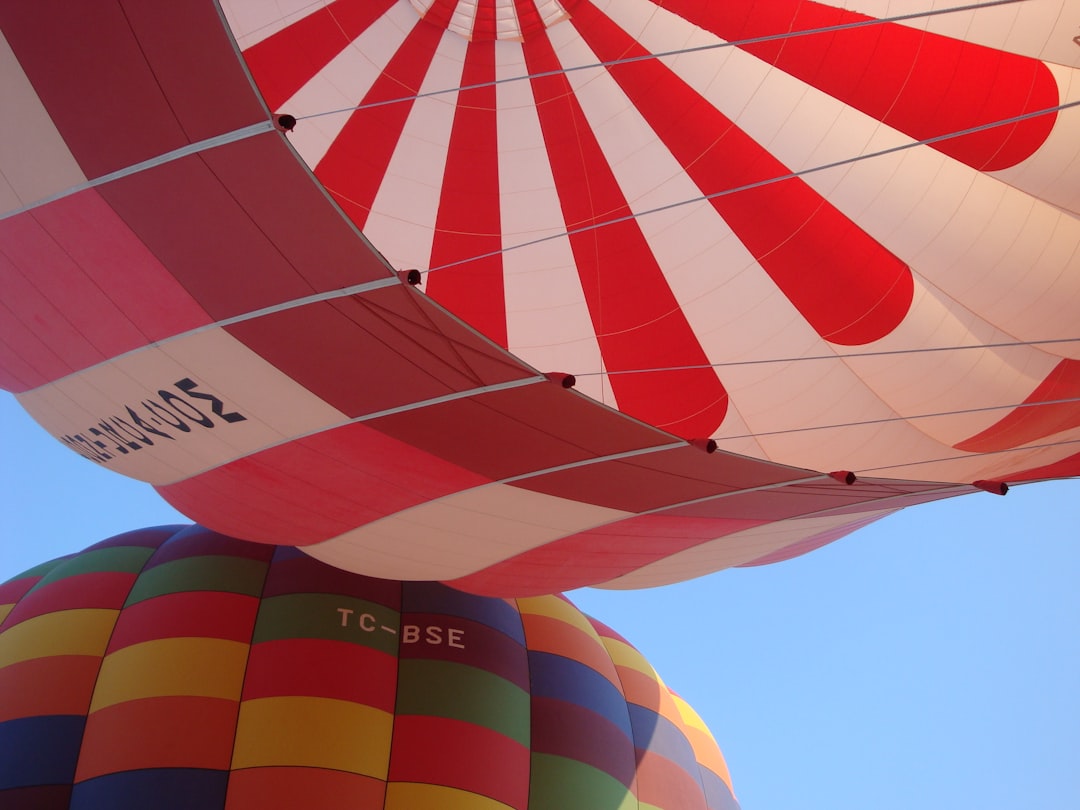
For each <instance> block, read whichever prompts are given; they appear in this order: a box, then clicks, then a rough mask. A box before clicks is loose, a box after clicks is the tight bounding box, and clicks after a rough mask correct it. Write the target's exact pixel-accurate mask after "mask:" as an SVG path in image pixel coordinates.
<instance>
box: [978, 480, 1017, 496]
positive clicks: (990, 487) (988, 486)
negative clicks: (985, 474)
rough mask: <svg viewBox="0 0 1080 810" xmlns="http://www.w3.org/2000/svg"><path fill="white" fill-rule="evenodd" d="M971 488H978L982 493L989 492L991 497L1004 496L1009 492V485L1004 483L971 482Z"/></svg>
mask: <svg viewBox="0 0 1080 810" xmlns="http://www.w3.org/2000/svg"><path fill="white" fill-rule="evenodd" d="M971 485H972V486H973V487H978V488H979V489H981V490H983V491H984V492H989V493H991V494H992V495H1004V494H1005V493H1006V492H1008V491H1009V485H1008V484H1006V483H1005V482H1004V481H981V480H980V481H972V482H971Z"/></svg>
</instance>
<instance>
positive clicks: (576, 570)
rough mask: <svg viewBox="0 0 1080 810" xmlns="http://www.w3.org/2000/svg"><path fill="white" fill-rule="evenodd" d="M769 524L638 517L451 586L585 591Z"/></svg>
mask: <svg viewBox="0 0 1080 810" xmlns="http://www.w3.org/2000/svg"><path fill="white" fill-rule="evenodd" d="M766 522H768V521H760V520H758V521H755V520H716V519H707V518H702V519H693V518H681V517H671V516H668V515H640V516H638V517H634V518H629V519H627V520H620V521H618V522H617V523H613V524H610V525H608V526H600V527H598V528H596V529H590V530H589V531H586V532H580V533H578V534H574V535H570V536H568V537H563V538H560V539H559V540H555V541H554V542H551V543H548V544H546V545H544V546H540V547H539V548H534V549H530V550H529V551H526V552H523V553H521V554H518V555H516V556H514V557H511V558H510V559H508V560H504V561H503V562H500V563H497V564H495V565H492V566H490V567H488V568H485V569H484V570H482V571H478V572H476V573H475V574H470V575H469V576H466V577H462V578H461V579H457V580H454V581H452V582H450V583H448V584H450V585H452V586H453V587H455V588H460V589H461V590H464V591H468V592H470V593H477V594H493V595H494V594H502V593H514V594H519V595H522V596H525V595H530V596H540V595H542V594H545V593H549V592H550V591H551V590H552V589H553V588H555V587H557V588H562V589H565V590H571V589H573V588H583V587H586V586H589V585H595V584H596V583H598V582H608V581H610V580H613V579H616V578H617V577H620V576H622V575H623V574H628V573H630V572H631V571H636V570H637V569H638V568H641V567H642V566H645V565H648V564H650V563H653V562H656V561H657V560H662V559H664V558H665V557H669V556H671V555H672V554H677V553H678V552H680V551H684V550H685V549H688V548H693V547H694V546H697V545H700V544H701V543H704V542H707V541H709V540H713V539H716V538H718V537H723V536H725V535H728V534H732V533H734V532H737V531H742V530H743V529H749V528H752V527H753V526H758V525H761V524H762V523H766Z"/></svg>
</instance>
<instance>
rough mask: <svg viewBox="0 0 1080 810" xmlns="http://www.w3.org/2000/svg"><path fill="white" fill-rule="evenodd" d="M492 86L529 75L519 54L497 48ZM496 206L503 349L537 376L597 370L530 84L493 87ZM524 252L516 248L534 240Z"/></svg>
mask: <svg viewBox="0 0 1080 810" xmlns="http://www.w3.org/2000/svg"><path fill="white" fill-rule="evenodd" d="M495 59H496V74H495V75H496V78H497V79H508V78H511V77H515V76H523V75H525V74H526V73H527V69H526V66H525V61H524V56H523V54H522V52H521V47H520V46H519V45H517V44H516V43H498V44H497V46H496V49H495ZM495 92H496V94H497V99H498V109H499V115H498V140H499V201H500V218H501V221H502V230H503V248H504V249H505V250H506V252H505V253H504V254H503V273H504V279H503V283H504V291H505V299H506V312H507V341H508V344H509V349H510V351H511V352H513V353H514V354H516V355H518V356H519V357H522V358H523V359H525V360H526V362H528V363H530V364H532V365H533V366H534V367H535V368H540V369H543V370H545V371H547V370H557V371H565V372H568V373H572V374H584V373H585V372H595V371H597V370H600V369H602V368H603V358H602V357H601V356H600V346H599V343H598V342H597V340H596V335H595V333H594V331H593V325H592V319H591V316H590V314H589V308H588V304H587V303H586V301H585V294H584V292H583V291H582V289H581V280H580V278H579V277H578V274H577V270H576V263H575V261H574V255H573V251H572V250H571V248H570V240H569V239H568V238H566V237H564V236H559V235H560V234H564V233H565V232H566V223H565V221H564V220H563V214H562V208H561V206H560V203H559V196H558V193H557V192H556V190H555V178H554V177H553V176H552V173H551V166H550V164H549V162H548V157H547V148H546V147H545V145H544V135H543V132H542V131H541V128H540V121H539V118H538V117H537V113H536V108H535V101H534V99H533V94H532V88H531V85H530V83H529V82H528V81H506V82H503V83H501V84H499V85H497V86H496V90H495ZM545 237H557V238H554V239H547V240H546V241H543V242H540V243H538V244H533V245H530V246H528V247H524V248H521V247H518V246H519V245H523V244H526V243H529V242H533V241H534V240H537V239H544V238H545ZM576 389H577V390H578V391H579V392H580V393H583V394H585V395H586V396H590V397H592V398H593V399H597V400H599V401H601V402H604V403H606V404H608V405H612V406H615V405H616V402H615V398H614V395H613V394H612V391H611V386H610V384H609V383H608V381H607V378H606V377H605V376H603V375H599V374H590V375H588V376H579V377H578V378H577V385H576Z"/></svg>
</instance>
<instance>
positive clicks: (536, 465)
mask: <svg viewBox="0 0 1080 810" xmlns="http://www.w3.org/2000/svg"><path fill="white" fill-rule="evenodd" d="M369 424H370V425H371V426H372V427H374V428H376V429H378V430H380V431H383V432H384V433H386V434H388V435H390V436H394V437H395V438H397V439H400V440H401V441H403V442H406V443H408V444H412V445H415V446H417V447H423V448H424V449H426V450H427V451H428V452H430V453H432V454H434V455H436V456H439V457H440V458H445V459H448V460H450V461H453V462H454V463H456V464H459V465H461V466H462V467H465V468H466V469H469V470H473V471H475V472H476V473H478V474H480V475H483V476H485V477H487V478H490V479H492V480H499V479H502V478H508V477H510V476H514V475H519V474H522V473H526V472H531V471H534V470H542V469H547V468H549V467H555V466H559V465H562V464H570V463H573V462H577V461H585V460H588V459H591V458H595V457H596V456H605V455H609V454H613V453H621V452H627V451H632V450H638V449H642V448H647V447H655V446H657V445H661V444H667V443H669V442H670V441H671V437H670V436H667V435H666V434H664V433H661V432H660V431H658V430H655V429H653V428H650V427H648V426H646V425H642V424H640V423H638V422H634V421H632V420H629V419H626V418H624V417H622V416H620V415H619V414H617V413H615V412H614V411H610V410H608V409H606V408H601V407H597V406H596V403H595V402H593V401H592V400H588V399H586V398H584V397H581V396H578V395H577V394H574V393H573V392H571V391H566V390H564V389H563V388H561V387H560V386H559V385H556V384H554V383H539V384H537V385H529V386H524V387H522V388H514V389H510V390H506V391H493V392H490V393H487V394H482V395H479V396H475V397H469V398H468V399H460V400H455V401H453V402H444V403H440V404H438V405H432V406H430V407H428V408H425V409H424V410H423V411H422V412H420V413H419V414H417V413H402V414H396V415H393V416H386V417H381V418H379V419H374V420H372V421H371V422H370V423H369ZM447 425H453V426H454V429H453V430H447V428H446V426H447ZM577 500H585V498H583V497H582V498H577Z"/></svg>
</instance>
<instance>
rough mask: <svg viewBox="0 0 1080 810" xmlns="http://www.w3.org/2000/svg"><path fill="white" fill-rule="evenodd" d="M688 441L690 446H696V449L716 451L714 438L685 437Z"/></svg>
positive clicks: (707, 451) (708, 451)
mask: <svg viewBox="0 0 1080 810" xmlns="http://www.w3.org/2000/svg"><path fill="white" fill-rule="evenodd" d="M687 441H688V442H690V446H691V447H696V448H697V449H698V450H704V451H705V452H706V453H715V452H716V440H715V439H687Z"/></svg>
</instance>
